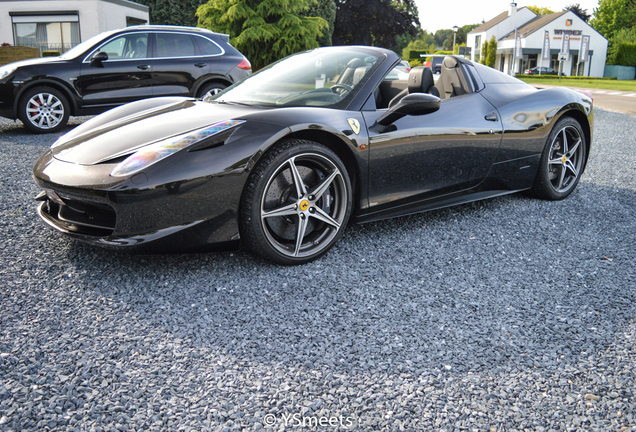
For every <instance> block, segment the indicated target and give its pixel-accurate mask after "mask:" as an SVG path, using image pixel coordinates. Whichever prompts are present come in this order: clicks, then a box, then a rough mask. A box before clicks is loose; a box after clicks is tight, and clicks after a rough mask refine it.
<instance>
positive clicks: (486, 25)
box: [468, 6, 527, 34]
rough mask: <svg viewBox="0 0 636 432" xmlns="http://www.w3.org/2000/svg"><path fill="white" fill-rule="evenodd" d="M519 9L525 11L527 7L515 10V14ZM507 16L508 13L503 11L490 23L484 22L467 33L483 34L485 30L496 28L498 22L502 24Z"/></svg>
mask: <svg viewBox="0 0 636 432" xmlns="http://www.w3.org/2000/svg"><path fill="white" fill-rule="evenodd" d="M521 9H527V7H526V6H524V7H522V8H517V12H519V11H520V10H521ZM508 14H509V12H508V11H504V12H502V13H500V14H499V15H497V16H496V17H494V18H493V19H491V20H490V21H486V22H485V23H483V24H482V25H480V26H479V27H476V28H474V29H473V30H471V31H469V32H468V34H471V33H482V32H485V31H486V30H488V29H490V28H493V27H494V26H496V25H497V24H499V23H500V22H502V21H503V20H505V19H506V18H508V16H509V15H508Z"/></svg>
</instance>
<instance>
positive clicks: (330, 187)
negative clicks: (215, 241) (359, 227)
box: [241, 140, 352, 264]
mask: <svg viewBox="0 0 636 432" xmlns="http://www.w3.org/2000/svg"><path fill="white" fill-rule="evenodd" d="M351 195H352V193H351V182H350V180H349V177H348V174H347V171H346V168H345V167H344V165H343V164H342V162H341V161H340V160H339V159H338V157H337V156H336V155H335V154H334V153H333V152H332V151H331V150H329V149H328V148H326V147H324V146H322V145H320V144H318V143H314V142H312V141H305V140H291V141H287V142H285V143H283V144H281V145H279V146H277V147H275V148H274V149H273V150H271V151H270V152H269V153H268V154H267V155H265V156H263V158H262V159H261V162H260V163H259V164H258V165H257V167H256V168H255V169H254V171H253V174H252V178H251V180H250V181H248V187H247V189H246V191H245V193H244V197H243V200H242V212H241V216H242V217H241V227H242V235H243V237H244V240H245V242H246V243H247V244H248V246H249V247H250V248H251V249H252V250H254V251H255V252H257V253H259V254H261V255H263V256H264V257H266V258H269V259H272V260H274V261H277V262H280V263H283V264H300V263H304V262H309V261H311V260H314V259H316V258H318V257H320V256H321V255H322V254H324V253H325V252H327V250H329V249H330V248H331V246H332V245H333V244H334V243H335V242H336V241H337V240H338V238H340V236H341V235H342V231H343V229H344V227H345V226H346V224H347V222H348V220H349V216H350V213H351Z"/></svg>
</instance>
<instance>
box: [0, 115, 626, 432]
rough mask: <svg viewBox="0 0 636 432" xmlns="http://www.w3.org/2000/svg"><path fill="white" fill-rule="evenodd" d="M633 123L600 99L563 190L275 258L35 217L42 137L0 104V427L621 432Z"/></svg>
mask: <svg viewBox="0 0 636 432" xmlns="http://www.w3.org/2000/svg"><path fill="white" fill-rule="evenodd" d="M80 120H81V119H80ZM75 124H77V121H76V122H75ZM635 130H636V118H634V117H630V116H627V115H623V114H616V113H610V112H607V111H601V110H597V112H596V137H595V141H594V148H593V152H592V154H591V159H590V163H589V166H588V169H587V171H586V173H585V175H584V177H583V179H582V182H581V184H580V185H579V187H578V188H577V190H576V191H575V193H574V194H573V195H572V196H571V197H570V198H569V199H567V200H565V201H562V202H544V201H539V200H534V199H531V198H527V197H525V196H523V195H514V196H508V197H503V198H498V199H493V200H489V201H484V202H480V203H474V204H469V205H463V206H460V207H455V208H451V209H445V210H440V211H434V212H430V213H426V214H421V215H415V216H410V217H404V218H400V219H395V220H390V221H384V222H378V223H371V224H366V225H361V226H354V227H351V228H349V229H348V230H347V232H346V233H345V235H344V237H343V238H342V240H341V241H340V242H339V244H337V245H336V247H335V248H334V249H333V250H332V251H331V252H330V253H329V254H327V256H325V257H324V258H323V259H321V260H319V261H317V262H314V263H311V264H307V265H304V266H301V267H293V268H289V267H280V266H276V265H273V264H270V263H267V262H264V261H261V260H259V259H256V258H254V257H253V256H251V255H249V254H248V253H246V252H242V251H239V252H227V253H214V254H195V255H163V256H130V255H122V254H118V253H114V252H110V251H105V250H101V249H97V248H93V247H90V246H86V245H83V244H81V243H77V242H74V241H72V240H69V239H66V238H64V237H62V236H61V235H59V234H57V233H55V232H52V231H51V230H49V229H48V228H47V227H45V225H44V224H43V223H41V222H40V221H39V220H38V219H37V217H36V214H35V204H34V202H33V201H32V198H33V196H35V195H36V194H37V192H38V190H37V187H36V186H35V184H34V182H33V181H32V178H31V168H32V166H33V163H34V162H35V160H36V159H37V157H38V156H39V155H40V154H41V153H43V152H44V151H45V149H46V148H47V146H48V145H50V144H51V143H52V142H53V141H54V140H55V138H56V136H55V135H43V136H36V135H30V134H27V133H25V131H24V130H23V129H22V128H21V126H20V124H19V122H16V123H14V122H9V121H6V120H0V182H1V186H2V189H1V192H0V193H1V194H2V195H1V197H2V198H1V199H0V229H1V232H0V233H1V240H0V254H1V257H2V266H1V267H0V281H1V282H0V283H1V284H2V286H1V288H0V295H1V303H0V306H1V308H0V430H1V431H45V430H73V431H93V430H95V431H126V430H130V431H132V430H137V431H140V430H144V431H146V430H162V431H188V430H192V431H207V430H215V431H216V430H260V429H266V430H302V429H309V428H311V429H315V430H336V429H339V430H345V429H346V428H349V429H354V428H357V429H358V430H387V431H394V430H411V431H420V430H435V431H460V430H461V431H464V430H468V431H516V430H528V431H548V430H586V431H587V430H598V431H610V430H611V431H618V430H627V431H634V430H636V395H635V392H636V383H635V375H636V372H635V362H636V345H635V343H636V322H635V318H634V317H635V316H636V306H635V302H634V300H635V299H636V289H635V281H636V271H635V268H634V267H635V262H636V261H635V259H636V253H635V249H634V245H635V244H636V230H635V229H634V228H635V224H634V217H635V215H636V211H635V210H636V199H635V194H636V151H635V149H636V138H635V137H634V131H635ZM268 415H270V416H271V415H273V416H274V417H268ZM290 416H292V417H290ZM271 419H274V421H275V428H270V426H269V425H268V424H267V421H268V420H271ZM286 419H287V425H286V423H285V420H286ZM328 421H331V422H332V425H331V426H329V425H328ZM303 422H304V424H305V426H306V427H302V423H303ZM317 422H322V423H321V424H322V425H320V424H319V425H318V426H316V423H317Z"/></svg>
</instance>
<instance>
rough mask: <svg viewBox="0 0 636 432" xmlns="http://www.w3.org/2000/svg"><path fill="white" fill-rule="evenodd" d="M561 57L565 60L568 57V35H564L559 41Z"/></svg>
mask: <svg viewBox="0 0 636 432" xmlns="http://www.w3.org/2000/svg"><path fill="white" fill-rule="evenodd" d="M561 55H562V56H563V57H565V58H568V56H569V55H570V35H569V34H567V33H566V34H564V35H563V39H561Z"/></svg>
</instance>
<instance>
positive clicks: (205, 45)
mask: <svg viewBox="0 0 636 432" xmlns="http://www.w3.org/2000/svg"><path fill="white" fill-rule="evenodd" d="M194 40H195V41H196V42H197V46H198V47H199V51H201V54H203V55H217V54H221V53H222V51H221V48H220V47H219V46H218V45H217V44H215V43H214V42H212V41H211V40H210V39H207V38H204V37H201V36H194Z"/></svg>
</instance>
